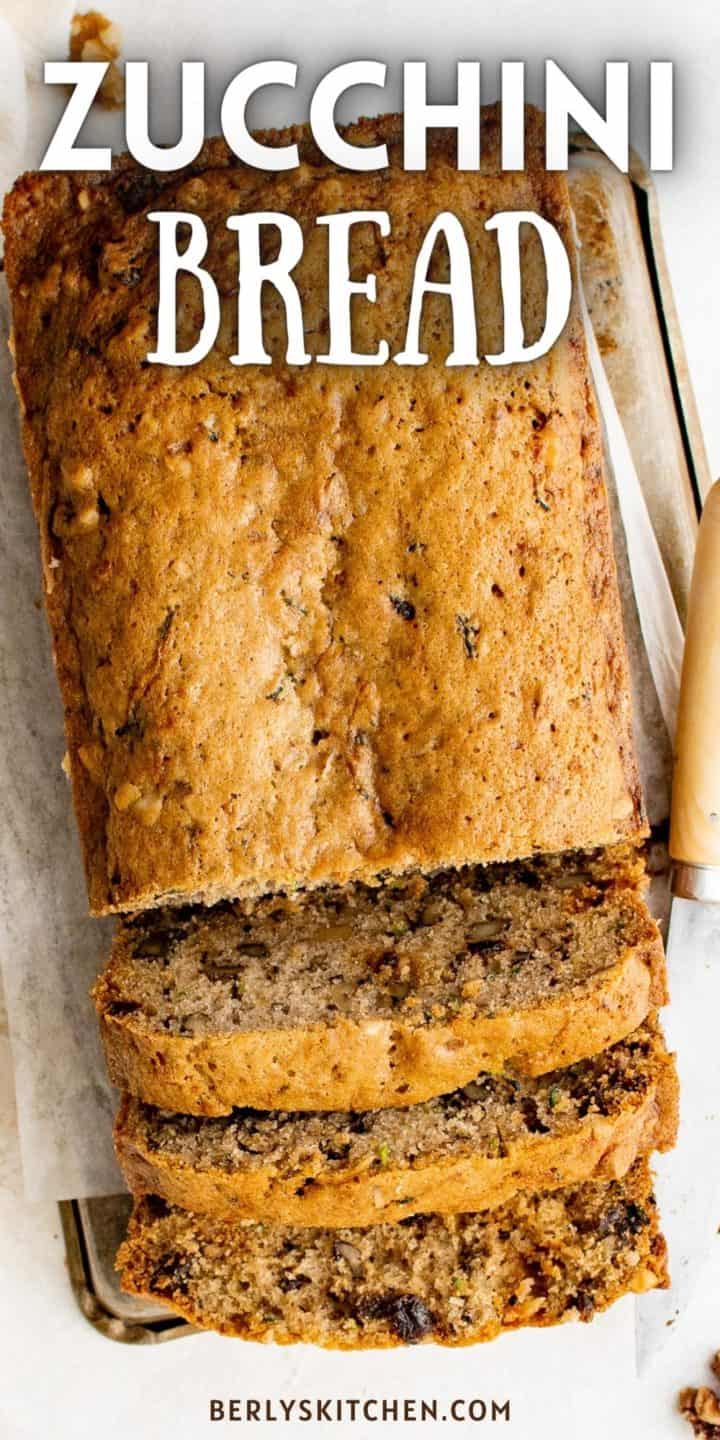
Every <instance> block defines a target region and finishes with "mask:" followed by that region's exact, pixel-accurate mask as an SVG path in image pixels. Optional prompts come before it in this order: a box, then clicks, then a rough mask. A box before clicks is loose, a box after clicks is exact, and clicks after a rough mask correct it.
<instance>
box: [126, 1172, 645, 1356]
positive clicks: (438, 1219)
mask: <svg viewBox="0 0 720 1440" xmlns="http://www.w3.org/2000/svg"><path fill="white" fill-rule="evenodd" d="M117 1264H118V1268H119V1269H120V1270H121V1271H122V1285H123V1288H124V1289H125V1290H127V1291H129V1292H130V1293H132V1294H138V1295H147V1296H150V1297H152V1299H153V1300H158V1301H161V1302H162V1303H163V1304H164V1305H169V1306H170V1307H171V1308H172V1309H173V1310H176V1311H179V1313H180V1314H181V1315H184V1316H185V1317H186V1319H188V1320H190V1321H191V1322H192V1323H193V1324H194V1325H198V1326H200V1327H201V1328H202V1329H212V1330H220V1331H222V1332H223V1333H224V1334H228V1335H237V1336H241V1337H243V1338H244V1339H248V1340H273V1341H275V1342H277V1343H280V1344H290V1343H293V1342H296V1341H309V1342H311V1343H314V1344H318V1345H324V1346H329V1347H333V1348H339V1349H348V1350H351V1349H369V1348H373V1347H384V1346H391V1345H400V1344H414V1343H416V1342H418V1341H423V1340H432V1341H435V1342H437V1343H438V1344H441V1345H466V1344H470V1343H472V1342H474V1341H478V1340H490V1339H492V1338H493V1336H495V1335H497V1334H498V1333H499V1332H500V1331H502V1330H511V1329H516V1328H517V1327H518V1326H520V1325H552V1324H556V1323H558V1322H559V1321H563V1320H569V1319H581V1320H589V1319H591V1318H592V1316H593V1315H594V1314H595V1312H596V1311H597V1310H602V1309H604V1308H605V1307H606V1306H607V1305H609V1304H611V1302H612V1301H613V1300H616V1299H617V1298H618V1297H619V1296H620V1295H623V1294H625V1293H626V1292H628V1291H644V1290H650V1289H652V1288H654V1287H655V1286H664V1285H666V1284H667V1272H666V1265H665V1243H664V1241H663V1239H662V1237H661V1236H660V1235H659V1233H658V1229H657V1217H656V1210H655V1201H654V1199H653V1195H652V1180H651V1176H650V1172H649V1169H648V1166H647V1163H646V1162H645V1161H638V1163H637V1164H636V1165H635V1166H634V1167H633V1169H632V1170H631V1171H630V1172H629V1173H628V1175H626V1176H625V1177H624V1178H623V1179H622V1180H610V1181H605V1182H603V1183H599V1184H586V1185H581V1186H577V1187H574V1188H570V1189H565V1190H556V1191H553V1192H551V1193H549V1194H539V1195H522V1196H519V1197H517V1198H516V1199H515V1200H514V1201H513V1203H512V1205H510V1206H507V1207H503V1208H501V1209H500V1210H494V1211H488V1212H486V1213H484V1214H480V1215H457V1216H441V1215H429V1216H424V1215H422V1216H415V1217H413V1218H412V1219H410V1220H404V1221H401V1222H400V1223H399V1224H387V1225H371V1226H370V1227H368V1228H366V1229H342V1230H330V1229H310V1230H307V1229H297V1228H294V1227H291V1226H270V1225H267V1226H266V1225H261V1224H257V1223H255V1222H252V1221H250V1222H241V1223H235V1224H233V1223H229V1222H227V1221H222V1220H218V1219H215V1218H214V1217H211V1216H208V1215H193V1214H190V1213H188V1212H187V1211H185V1210H181V1209H178V1208H175V1207H172V1206H168V1205H167V1204H166V1202H165V1201H163V1200H158V1199H156V1198H154V1197H149V1198H146V1199H144V1200H141V1201H140V1202H138V1204H137V1205H136V1208H135V1211H134V1214H133V1217H132V1220H131V1222H130V1229H129V1233H128V1238H127V1240H126V1241H125V1243H124V1244H123V1245H122V1247H121V1249H120V1252H119V1255H118V1261H117Z"/></svg>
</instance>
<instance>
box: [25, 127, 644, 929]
mask: <svg viewBox="0 0 720 1440" xmlns="http://www.w3.org/2000/svg"><path fill="white" fill-rule="evenodd" d="M398 131H399V122H398V119H397V117H389V118H386V119H384V120H381V121H374V122H367V123H365V124H362V125H360V126H359V127H356V128H355V129H354V130H353V132H352V133H353V134H354V135H355V136H356V138H358V137H359V138H361V139H363V138H364V139H365V140H370V141H371V140H372V139H374V138H377V137H381V138H382V137H385V138H389V139H390V140H391V142H393V144H394V143H395V140H396V138H397V135H398ZM294 133H295V137H296V138H299V139H300V141H301V144H302V149H303V164H302V166H301V167H300V169H299V170H298V171H297V172H295V173H293V174H291V175H290V176H288V175H278V176H276V177H274V178H272V179H270V178H268V177H267V176H259V175H258V174H256V173H254V172H251V171H248V170H246V169H244V168H243V167H242V166H240V165H237V164H235V163H233V162H232V160H231V157H230V156H229V154H228V152H227V150H226V148H225V147H224V146H223V145H222V144H221V142H218V141H213V142H210V143H209V144H208V145H207V146H206V147H205V148H204V150H203V153H202V155H201V157H200V158H199V160H198V161H197V162H196V164H195V165H194V166H193V167H191V170H190V171H188V172H184V173H182V174H179V175H171V176H168V175H165V176H160V177H153V176H152V175H147V174H143V173H141V172H139V171H138V169H137V167H135V166H134V165H133V164H132V162H130V161H129V160H128V159H127V158H124V159H122V160H120V161H119V162H117V163H116V165H115V167H114V169H113V172H112V174H111V175H105V176H93V175H62V176H57V175H56V176H50V175H43V176H26V177H24V179H22V180H21V181H19V182H18V184H17V186H16V187H15V189H14V191H13V192H12V195H11V196H10V197H9V199H8V201H7V203H6V209H5V218H4V229H5V235H6V267H7V274H8V281H9V285H10V291H11V295H12V301H13V318H14V332H15V350H16V361H17V382H18V388H19V393H20V397H21V404H22V406H23V410H24V444H25V451H26V457H27V463H28V468H29V471H30V475H31V483H32V488H33V498H34V504H35V509H36V514H37V517H38V523H39V526H40V531H41V545H42V551H43V566H44V573H45V586H46V597H47V604H48V612H49V616H50V622H51V627H52V630H53V636H54V645H55V655H56V663H57V669H58V674H59V678H60V683H61V687H62V690H63V695H64V700H65V708H66V725H67V737H68V750H69V754H70V764H71V771H72V780H73V791H74V797H75V804H76V808H77V812H78V819H79V824H80V829H81V834H82V839H83V845H84V850H85V859H86V868H87V872H88V882H89V889H90V898H91V905H92V909H93V911H94V912H96V913H103V912H105V911H108V910H116V909H126V910H137V909H142V908H144V907H146V906H148V905H153V904H156V903H159V902H160V901H162V900H167V901H169V902H170V903H173V902H175V901H178V900H185V899H188V898H190V897H193V896H197V897H202V898H204V899H205V900H208V901H212V900H215V899H217V898H220V897H221V896H226V895H237V894H241V893H258V892H262V891H265V890H268V889H276V888H282V887H284V886H288V885H293V884H298V883H306V884H323V883H327V882H337V883H344V882H346V881H348V880H350V879H351V878H353V877H355V878H362V877H365V878H369V877H373V876H375V875H377V874H378V872H381V871H383V870H391V871H394V872H400V871H404V870H407V869H410V868H412V867H413V866H417V867H419V868H421V869H432V868H434V867H436V866H437V865H439V864H444V865H455V864H459V863H464V862H466V861H469V860H490V859H496V858H513V857H515V856H518V855H527V854H530V853H531V852H532V851H533V850H536V849H540V850H545V851H550V850H563V849H569V848H573V847H578V846H583V845H595V844H600V843H610V842H612V841H615V840H618V839H622V838H627V837H632V836H636V835H637V834H639V833H642V831H643V828H644V821H643V815H642V806H641V801H640V795H639V787H638V778H637V771H636V766H635V761H634V757H633V748H632V740H631V727H630V714H629V700H628V693H629V687H628V676H627V665H626V659H625V652H624V643H623V637H622V631H621V623H620V612H619V606H618V599H617V593H616V582H615V575H614V563H613V557H612V549H611V544H610V539H609V533H608V525H607V507H606V499H605V494H604V488H603V479H602V466H601V456H600V442H599V431H598V423H597V416H596V414H595V409H594V404H593V401H592V398H591V396H590V392H589V388H588V378H587V360H586V356H585V349H584V339H583V334H582V326H581V321H580V317H579V314H578V311H577V309H576V308H573V312H572V315H571V318H570V320H569V322H568V326H567V329H566V332H565V335H564V336H563V338H562V339H561V340H560V341H559V342H558V343H557V345H556V346H555V347H554V348H553V351H552V352H551V354H550V355H549V356H548V357H546V358H545V359H543V360H542V361H539V362H536V363H534V364H533V365H532V366H530V367H527V368H526V369H523V368H521V367H515V368H514V369H513V370H512V371H500V370H498V369H493V370H492V371H491V370H490V368H489V367H488V366H486V365H481V367H480V368H479V369H477V370H475V369H473V370H447V369H446V368H445V367H444V363H443V360H444V351H445V350H446V348H447V347H446V346H445V345H444V340H445V339H446V338H447V328H448V327H447V314H446V311H445V309H444V308H443V306H444V301H443V300H442V297H431V299H430V301H429V302H428V305H427V317H426V318H427V325H426V329H427V336H426V341H425V343H426V348H427V349H429V352H430V355H431V359H430V363H429V364H428V365H427V366H426V367H424V368H421V369H419V370H413V371H412V372H409V371H408V370H403V369H402V368H401V367H396V366H393V365H392V364H390V365H387V366H384V367H382V368H381V369H377V370H375V369H362V370H360V371H339V370H333V371H330V370H329V369H327V368H325V367H319V366H317V365H314V364H313V365H310V366H308V367H306V368H300V369H295V370H292V371H290V370H288V369H287V368H286V367H285V366H284V365H282V364H274V365H273V366H272V367H268V368H267V369H263V368H262V367H259V369H255V370H246V371H242V370H238V369H236V368H234V367H231V366H230V365H229V363H228V359H227V355H228V352H229V349H230V348H231V344H230V334H229V328H228V327H229V325H230V323H231V314H230V312H231V309H232V302H231V291H232V288H233V286H232V272H233V267H234V260H233V255H232V251H231V248H229V245H228V240H229V237H228V232H227V231H226V230H225V227H224V221H225V218H226V216H227V214H228V213H230V212H231V211H239V210H243V209H245V210H251V209H257V208H263V209H266V208H277V209H280V210H286V211H288V212H290V213H295V214H297V215H298V217H299V218H300V220H301V222H302V224H303V227H304V229H305V232H306V235H307V239H308V243H307V247H306V257H305V259H304V260H303V261H302V262H301V264H300V266H299V267H298V271H297V279H298V283H299V285H300V289H301V291H302V292H303V295H304V297H305V299H306V315H307V317H309V319H308V323H309V327H310V328H311V329H312V331H313V333H312V334H309V335H308V346H309V348H310V350H311V351H314V350H315V349H318V350H320V351H322V349H324V345H325V342H324V338H323V335H322V332H323V330H324V327H325V322H326V314H325V310H324V304H325V302H324V300H323V298H322V297H323V286H322V284H321V280H322V269H323V261H322V256H320V254H319V251H318V244H319V241H318V235H319V231H318V230H317V228H316V227H314V224H313V221H314V218H315V215H316V214H317V213H327V212H330V211H332V210H335V209H348V208H354V207H358V208H371V209H373V208H384V209H388V210H389V212H390V214H391V218H392V221H393V236H392V237H391V238H390V239H389V240H388V242H387V244H386V247H385V250H384V251H383V252H382V253H381V252H380V250H379V248H378V247H377V246H376V243H375V239H372V240H370V239H368V238H365V239H364V240H363V241H362V244H361V245H360V250H361V251H362V260H363V263H365V265H366V267H367V268H370V269H373V268H374V269H378V270H382V275H381V283H380V282H379V284H378V291H379V298H378V303H377V305H376V306H372V307H370V306H368V307H367V308H366V310H365V311H363V318H362V323H361V325H360V331H361V334H360V335H359V336H358V342H359V343H360V344H361V345H364V346H366V347H367V348H368V349H370V348H373V346H374V344H375V343H376V340H377V337H378V335H379V334H380V333H381V332H382V333H384V334H386V335H387V336H388V338H389V339H390V341H391V346H392V347H393V348H394V349H398V348H399V342H400V341H401V339H402V329H403V325H404V312H405V304H406V297H407V290H408V280H409V273H410V266H411V265H412V261H413V258H414V254H415V253H416V251H417V248H418V242H419V239H420V237H421V235H422V233H423V232H424V230H425V228H426V227H427V224H428V223H429V220H430V218H431V213H432V214H433V215H434V213H435V212H436V211H437V210H438V209H440V208H442V206H443V204H445V205H446V206H447V208H450V209H453V210H454V211H455V212H456V213H458V214H459V215H460V217H461V218H462V219H463V222H464V224H465V226H466V229H467V231H468V238H469V240H470V243H471V246H472V249H473V253H474V255H475V257H476V261H477V267H478V270H477V284H478V305H479V310H480V315H479V319H480V329H481V332H482V333H481V337H480V343H481V349H484V350H488V351H492V350H493V349H496V348H497V347H496V344H495V340H496V338H497V336H496V332H497V326H498V320H499V300H498V298H497V296H496V298H495V300H489V299H488V296H491V295H492V294H493V293H494V292H495V291H496V290H497V287H496V285H494V283H493V282H494V280H495V278H496V275H495V268H494V267H495V258H494V250H493V249H492V246H493V241H492V240H491V238H490V237H489V236H488V235H487V234H486V232H485V230H484V220H485V218H486V217H487V215H488V214H489V213H491V211H493V210H497V209H503V208H518V207H520V208H529V209H533V210H537V211H538V212H539V213H541V214H543V215H545V216H546V217H547V218H550V219H551V220H552V221H553V223H554V224H556V225H557V227H558V228H559V230H560V233H561V235H562V236H563V238H564V239H565V240H566V242H567V244H568V248H572V242H571V234H570V224H569V207H568V201H567V190H566V185H565V181H564V178H563V177H559V176H556V175H552V176H550V175H547V174H546V173H545V171H544V170H543V169H542V166H541V156H540V127H539V125H538V124H537V122H536V121H534V120H532V119H531V121H530V141H529V163H528V169H527V171H526V172H525V173H524V174H522V175H520V174H514V175H509V174H508V175H504V176H501V175H498V174H496V173H493V165H494V163H495V162H494V159H493V151H494V148H495V146H496V143H497V120H496V116H495V115H494V114H493V113H491V112H488V113H486V114H485V116H484V134H485V138H486V141H487V159H486V161H485V163H484V167H483V173H482V174H480V175H478V176H471V175H467V174H459V173H458V172H457V171H456V169H455V164H454V153H453V142H452V141H451V140H449V139H448V138H447V137H443V136H440V137H438V138H437V139H436V140H435V141H434V143H433V145H432V146H431V151H430V173H429V175H428V176H420V177H418V176H416V175H412V174H403V173H402V172H401V171H400V170H399V169H398V168H397V165H396V164H393V166H392V167H391V169H390V171H389V172H387V173H380V174H378V175H370V176H364V175H363V176H358V175H350V174H347V173H339V172H337V171H336V170H335V169H334V168H333V167H332V166H330V165H328V164H327V162H324V161H323V160H322V159H321V157H320V156H318V155H317V153H316V152H315V151H314V149H313V147H312V146H311V145H310V144H309V143H308V140H307V135H306V134H305V132H302V131H300V132H294ZM282 138H284V137H281V136H278V139H282ZM394 158H396V151H395V152H394ZM166 205H176V206H179V207H183V208H191V209H194V210H196V211H197V212H198V213H200V214H202V215H204V216H205V217H206V219H207V221H208V225H209V229H210V231H211V243H210V254H211V262H210V263H211V268H212V269H213V272H214V273H215V274H216V275H218V276H219V277H220V280H221V285H222V288H223V291H224V292H225V291H227V297H228V298H226V301H225V302H224V305H225V309H224V319H223V330H222V335H221V349H222V353H221V350H220V349H218V350H217V351H215V352H213V354H212V355H211V356H210V357H209V358H208V360H207V362H204V363H203V364H202V365H201V366H199V367H191V368H190V369H189V370H178V369H172V368H167V369H165V368H163V367H157V366H148V365H147V363H146V362H145V359H144V357H145V354H146V352H147V350H148V349H149V348H150V344H149V341H150V339H151V329H152V319H151V314H150V311H151V308H152V304H153V301H154V298H155V293H156V284H157V274H156V260H155V254H154V245H155V238H156V237H155V231H154V227H152V226H150V225H148V224H147V222H146V220H145V214H146V212H147V211H148V210H149V209H151V208H154V207H159V206H160V207H161V206H166ZM526 260H527V265H528V273H529V276H530V281H529V286H528V293H529V296H530V299H529V309H530V312H531V314H530V321H531V322H533V321H535V320H537V315H538V308H539V305H540V288H541V287H540V276H541V272H542V273H543V274H544V271H542V264H541V261H540V259H539V255H538V254H537V253H536V252H535V251H534V250H533V247H532V245H529V246H528V253H527V256H526ZM225 282H227V284H225ZM380 292H382V293H380ZM481 297H482V306H480V300H481ZM186 300H187V301H188V304H187V305H186V304H185V301H186ZM193 304H194V300H192V299H191V297H190V296H189V295H188V296H184V297H183V303H182V304H181V327H184V330H186V329H187V327H188V326H190V325H191V322H192V313H191V312H192V308H193ZM183 306H184V308H183ZM433 323H435V324H436V325H437V327H438V334H439V337H440V339H439V340H437V339H434V338H433V334H432V331H433ZM318 336H319V338H318ZM268 345H269V348H270V349H271V350H272V351H273V352H274V353H275V354H276V355H277V354H278V353H279V352H280V350H281V349H282V347H283V335H282V327H281V326H279V324H278V317H277V313H276V312H275V311H273V309H272V306H271V305H270V307H269V311H268ZM440 351H442V352H443V353H442V355H441V354H440ZM188 447H189V448H190V451H191V452H192V458H190V454H189V453H188ZM240 656H242V657H243V662H242V664H240V663H239V657H240ZM500 677H501V678H500ZM508 757H512V759H511V762H510V763H509V761H508ZM149 841H151V843H149Z"/></svg>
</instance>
